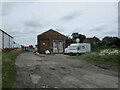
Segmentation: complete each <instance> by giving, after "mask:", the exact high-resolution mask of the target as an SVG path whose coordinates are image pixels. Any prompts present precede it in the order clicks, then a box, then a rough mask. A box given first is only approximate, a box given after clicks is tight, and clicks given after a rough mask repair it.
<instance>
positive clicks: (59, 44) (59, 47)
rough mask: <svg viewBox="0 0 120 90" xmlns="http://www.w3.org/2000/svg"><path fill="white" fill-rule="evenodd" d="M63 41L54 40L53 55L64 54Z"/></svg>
mask: <svg viewBox="0 0 120 90" xmlns="http://www.w3.org/2000/svg"><path fill="white" fill-rule="evenodd" d="M63 45H64V44H63V41H62V40H53V53H63Z"/></svg>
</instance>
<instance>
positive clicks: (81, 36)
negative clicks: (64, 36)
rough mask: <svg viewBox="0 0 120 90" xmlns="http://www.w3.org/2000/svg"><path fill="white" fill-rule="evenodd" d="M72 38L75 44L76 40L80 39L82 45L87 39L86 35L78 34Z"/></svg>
mask: <svg viewBox="0 0 120 90" xmlns="http://www.w3.org/2000/svg"><path fill="white" fill-rule="evenodd" d="M71 36H72V39H73V40H74V42H76V41H75V40H76V39H77V38H79V39H80V43H82V42H83V40H84V39H85V38H86V36H85V35H82V34H78V33H72V35H71Z"/></svg>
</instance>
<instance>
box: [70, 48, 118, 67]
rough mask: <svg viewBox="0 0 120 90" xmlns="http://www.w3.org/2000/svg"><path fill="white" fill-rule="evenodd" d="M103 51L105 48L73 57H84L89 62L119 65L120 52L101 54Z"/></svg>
mask: <svg viewBox="0 0 120 90" xmlns="http://www.w3.org/2000/svg"><path fill="white" fill-rule="evenodd" d="M110 50H112V49H110ZM101 51H103V50H97V51H96V52H91V53H86V54H83V55H80V56H72V57H71V58H76V59H82V60H86V61H88V62H94V63H99V64H109V65H118V58H119V54H113V55H109V54H107V55H100V52H101Z"/></svg>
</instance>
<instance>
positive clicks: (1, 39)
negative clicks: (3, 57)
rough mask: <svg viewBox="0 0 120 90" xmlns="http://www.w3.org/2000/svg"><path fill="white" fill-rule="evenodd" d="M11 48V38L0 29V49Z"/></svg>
mask: <svg viewBox="0 0 120 90" xmlns="http://www.w3.org/2000/svg"><path fill="white" fill-rule="evenodd" d="M6 48H13V37H12V36H11V35H9V34H8V33H6V32H5V31H3V30H2V29H0V49H6Z"/></svg>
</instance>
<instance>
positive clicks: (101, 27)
mask: <svg viewBox="0 0 120 90" xmlns="http://www.w3.org/2000/svg"><path fill="white" fill-rule="evenodd" d="M105 29H107V24H99V25H96V26H93V27H90V28H89V31H98V32H100V31H103V30H105Z"/></svg>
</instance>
